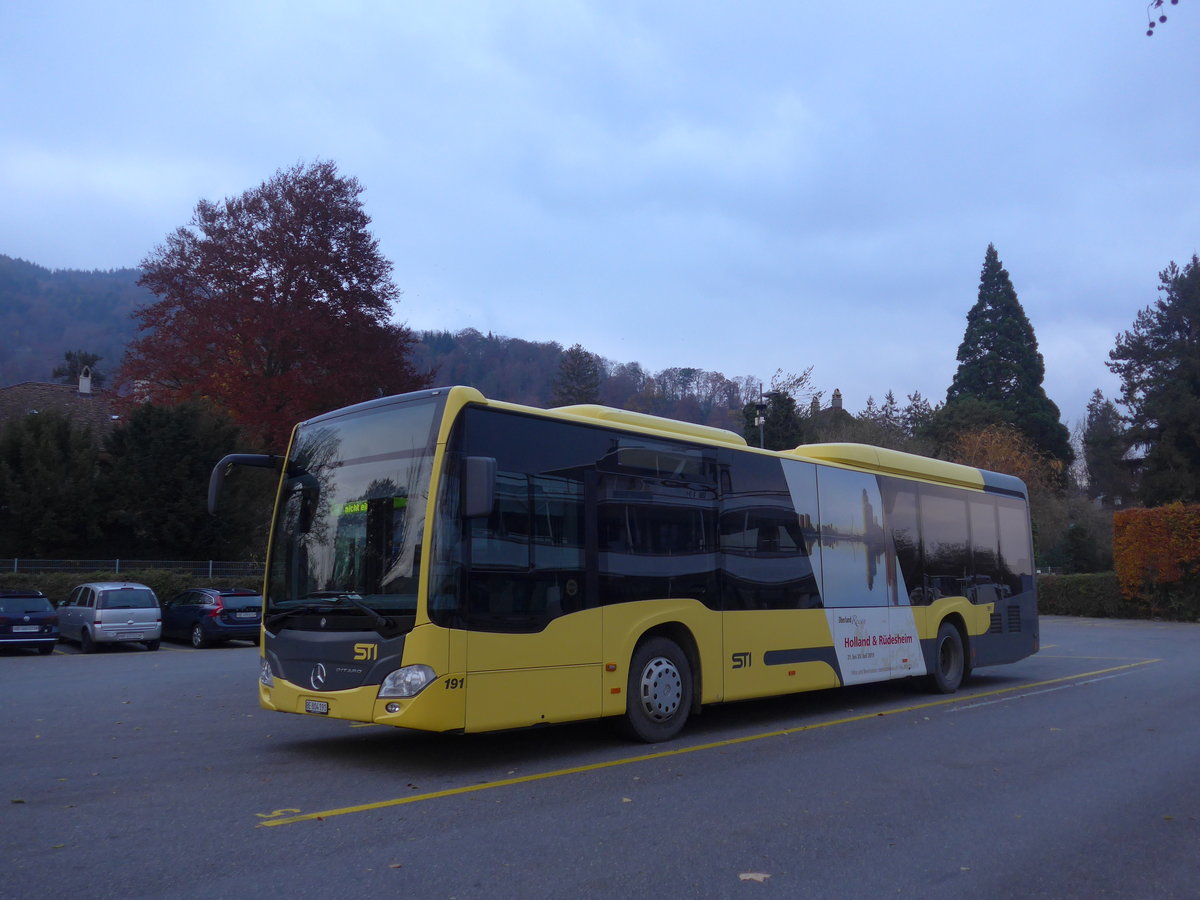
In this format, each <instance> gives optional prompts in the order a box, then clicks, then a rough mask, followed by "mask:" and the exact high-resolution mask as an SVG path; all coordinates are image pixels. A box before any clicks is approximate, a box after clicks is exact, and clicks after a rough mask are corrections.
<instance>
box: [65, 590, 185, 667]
mask: <svg viewBox="0 0 1200 900" xmlns="http://www.w3.org/2000/svg"><path fill="white" fill-rule="evenodd" d="M58 630H59V635H60V636H61V637H62V638H63V639H64V640H72V641H79V649H80V650H82V651H83V652H84V653H91V652H92V651H93V650H95V649H96V645H97V644H113V643H120V642H123V641H138V642H140V643H142V644H145V645H146V649H147V650H157V649H158V642H159V640H160V639H161V638H162V610H161V609H160V608H159V605H158V598H157V597H156V596H154V591H152V590H150V588H148V587H146V585H144V584H136V583H134V582H131V581H101V582H92V583H90V584H81V585H79V586H78V587H76V588H75V589H74V590H73V591H71V596H70V597H68V598H67V602H66V603H64V604H63V605H62V606H60V607H59V608H58Z"/></svg>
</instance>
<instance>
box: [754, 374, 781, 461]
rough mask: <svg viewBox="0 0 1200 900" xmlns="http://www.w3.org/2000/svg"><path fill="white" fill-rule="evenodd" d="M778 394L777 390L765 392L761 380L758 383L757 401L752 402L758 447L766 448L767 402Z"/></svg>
mask: <svg viewBox="0 0 1200 900" xmlns="http://www.w3.org/2000/svg"><path fill="white" fill-rule="evenodd" d="M779 395H780V392H779V391H767V392H766V393H765V394H764V393H763V389H762V382H759V385H758V402H757V403H755V404H754V409H755V410H756V412H757V415H755V417H754V424H755V425H757V426H758V446H759V448H760V449H765V448H766V443H767V442H766V425H767V404H769V403H770V402H771V401H772V400H774V399H775V398H776V397H778V396H779Z"/></svg>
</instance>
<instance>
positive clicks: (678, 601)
mask: <svg viewBox="0 0 1200 900" xmlns="http://www.w3.org/2000/svg"><path fill="white" fill-rule="evenodd" d="M238 464H241V465H252V466H266V467H274V468H277V469H278V470H279V471H280V473H281V477H280V483H279V492H278V499H277V502H276V509H275V515H274V523H273V526H272V532H271V542H270V550H269V557H268V563H267V574H266V579H265V582H266V583H265V585H264V592H263V595H264V598H265V606H264V612H263V635H262V638H263V639H262V642H261V652H262V659H261V670H260V678H259V688H258V690H259V700H260V702H261V704H262V706H263V707H265V708H267V709H272V710H278V711H281V712H288V713H298V714H302V715H311V716H325V717H330V718H338V719H349V720H353V721H358V722H373V723H377V724H381V725H395V726H400V727H404V728H414V729H421V730H426V731H435V732H480V731H490V730H496V729H508V728H519V727H524V726H530V725H540V724H547V723H554V722H569V721H576V720H581V719H593V718H600V717H614V718H618V717H619V718H620V720H621V721H622V723H623V724H624V726H625V727H626V729H627V730H628V731H629V732H630V733H631V735H632V736H634V737H636V738H639V739H641V740H645V741H651V742H653V741H661V740H667V739H669V738H672V737H674V736H675V735H676V734H677V733H678V732H679V731H680V729H681V728H682V727H683V725H684V723H685V722H686V721H687V719H688V717H689V715H692V714H695V713H698V712H699V711H700V710H701V708H702V707H703V706H705V705H706V704H713V703H721V702H724V701H729V700H743V699H748V698H755V697H768V696H775V695H779V694H787V693H793V692H799V691H810V690H818V689H822V688H831V687H837V686H840V685H847V684H860V683H865V682H873V681H883V680H886V679H894V678H914V677H918V676H919V677H923V678H924V679H925V680H926V681H927V683H928V685H929V686H930V688H931V689H932V690H934V691H938V692H953V691H955V690H957V688H958V687H959V685H960V683H961V682H962V680H963V679H964V678H965V677H967V676H968V675H969V674H970V672H971V670H972V669H974V668H976V667H979V666H987V665H993V664H997V663H1005V662H1012V661H1015V660H1018V659H1021V658H1023V657H1026V656H1028V655H1030V654H1032V653H1034V652H1036V651H1037V649H1038V617H1037V600H1036V595H1035V589H1034V569H1033V553H1032V544H1031V538H1030V526H1029V512H1028V503H1027V496H1026V491H1025V487H1024V485H1023V484H1022V483H1021V481H1020V480H1019V479H1017V478H1013V477H1011V476H1008V475H1001V474H997V473H993V472H988V471H983V470H980V469H974V468H970V467H967V466H961V465H955V464H951V463H947V462H942V461H938V460H933V459H926V458H924V457H919V456H913V455H910V454H905V453H900V452H897V451H892V450H885V449H880V448H875V447H869V446H865V445H861V444H816V445H805V446H800V447H797V448H796V449H795V450H790V451H783V452H772V451H765V450H759V449H755V448H752V447H749V446H747V444H746V441H745V440H744V439H743V438H741V437H740V436H738V435H736V434H734V433H733V432H730V431H726V430H724V429H718V428H710V427H705V426H699V425H692V424H688V423H684V422H676V421H673V420H669V419H663V418H659V417H656V416H649V415H644V414H640V413H633V412H627V411H624V410H617V409H611V408H607V407H602V406H593V405H585V406H570V407H562V408H558V409H551V410H542V409H534V408H530V407H525V406H519V405H516V404H511V403H504V402H497V401H494V400H489V399H487V398H485V397H484V396H483V395H482V394H481V393H480V392H479V391H477V390H475V389H473V388H467V387H451V388H444V389H437V390H427V391H420V392H416V393H411V394H405V395H402V396H397V397H388V398H382V399H379V400H374V401H371V402H368V403H363V404H359V405H357V406H352V407H348V408H346V409H341V410H337V411H335V412H331V413H328V414H326V415H322V416H319V417H317V418H314V419H311V420H309V421H307V422H303V423H301V424H300V425H298V426H297V427H296V429H295V431H294V434H293V436H292V441H291V445H290V447H289V450H288V454H287V456H286V457H284V458H280V457H267V456H253V455H244V454H236V455H232V456H229V457H226V458H225V459H224V460H222V461H221V462H220V463H219V464H218V465H217V467H216V468H215V469H214V471H213V478H212V481H211V483H210V494H209V497H210V503H214V502H215V498H216V496H217V494H218V493H219V491H220V485H221V481H222V479H223V477H224V475H225V474H226V473H227V472H228V471H229V470H230V468H231V466H233V465H238Z"/></svg>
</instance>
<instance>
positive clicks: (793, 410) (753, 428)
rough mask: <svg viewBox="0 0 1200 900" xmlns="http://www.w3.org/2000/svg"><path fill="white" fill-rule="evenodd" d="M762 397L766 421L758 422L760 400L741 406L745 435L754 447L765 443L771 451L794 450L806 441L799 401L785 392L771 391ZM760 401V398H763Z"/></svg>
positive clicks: (764, 419) (743, 432) (743, 433)
mask: <svg viewBox="0 0 1200 900" xmlns="http://www.w3.org/2000/svg"><path fill="white" fill-rule="evenodd" d="M763 400H765V401H766V403H765V407H764V409H763V424H762V426H761V427H760V426H759V425H757V424H755V420H756V419H757V417H758V406H759V404H758V402H755V403H747V404H746V405H745V407H743V409H742V436H743V437H745V439H746V442H747V443H748V444H749V445H750V446H751V447H757V446H759V440H760V439H761V441H762V446H763V447H765V448H766V449H768V450H791V449H792V448H794V447H798V446H800V445H801V444H803V443H804V442H805V440H806V429H805V420H804V417H803V416H802V415H801V413H800V409H799V407H798V406H797V404H796V398H795V397H793V396H792V395H791V394H789V393H787V392H786V391H776V390H772V391H769V392H768V393H767V394H766V395H765V396H764V397H763ZM760 402H761V401H760Z"/></svg>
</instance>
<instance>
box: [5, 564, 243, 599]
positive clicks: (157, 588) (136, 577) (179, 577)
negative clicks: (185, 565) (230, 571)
mask: <svg viewBox="0 0 1200 900" xmlns="http://www.w3.org/2000/svg"><path fill="white" fill-rule="evenodd" d="M89 581H132V582H136V583H138V584H144V585H146V586H147V587H149V588H150V589H151V590H153V591H154V593H155V594H156V595H157V596H158V599H159V600H160V601H161V600H166V599H168V598H169V597H174V596H175V595H176V594H178V593H179V592H181V591H186V590H188V589H189V588H201V587H214V588H231V587H243V588H250V589H252V590H255V591H257V590H261V589H262V580H261V579H259V578H250V579H235V578H197V577H196V576H194V575H188V574H186V573H184V572H172V571H170V570H169V569H135V570H131V571H122V572H120V573H119V574H118V573H117V572H38V573H23V572H20V573H14V572H8V573H5V574H2V575H0V591H12V590H25V589H30V588H32V589H34V590H38V591H41V592H42V593H43V594H45V595H46V596H47V597H49V598H50V601H51V602H52V603H53V604H54V605H55V606H58V605H59V604H61V603H63V602H64V601H65V600H66V599H67V597H69V596H70V594H71V590H72V589H73V588H74V587H75V585H77V584H84V583H86V582H89Z"/></svg>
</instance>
